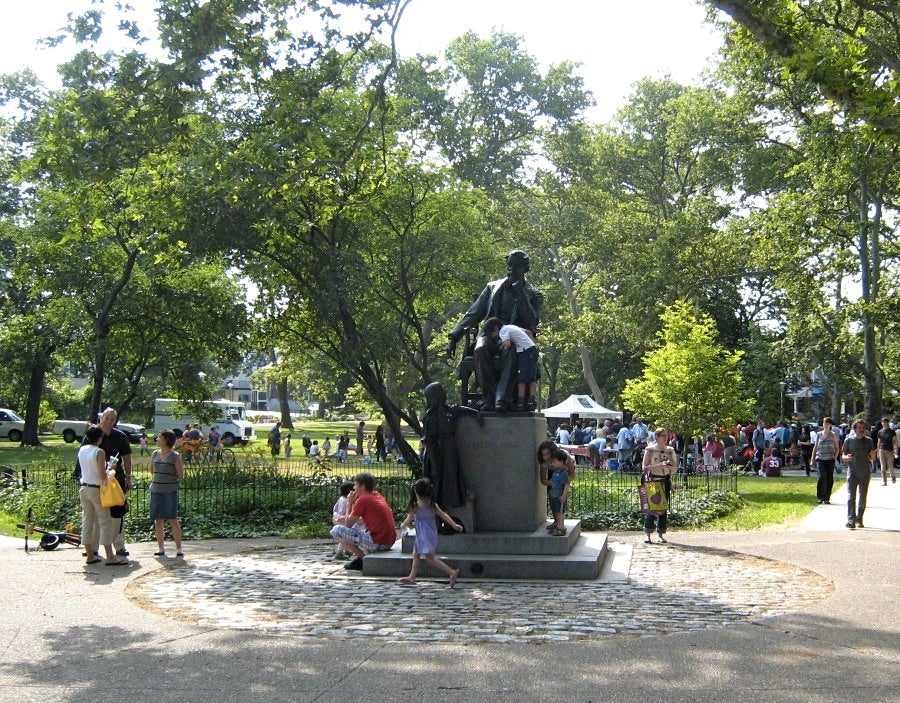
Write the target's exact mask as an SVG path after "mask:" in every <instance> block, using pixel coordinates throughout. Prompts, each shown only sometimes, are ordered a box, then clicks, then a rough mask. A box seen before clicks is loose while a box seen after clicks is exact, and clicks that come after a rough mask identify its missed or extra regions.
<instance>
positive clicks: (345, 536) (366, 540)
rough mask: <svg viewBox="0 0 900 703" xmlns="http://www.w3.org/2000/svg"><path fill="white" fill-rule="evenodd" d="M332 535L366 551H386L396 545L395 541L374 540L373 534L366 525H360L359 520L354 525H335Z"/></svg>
mask: <svg viewBox="0 0 900 703" xmlns="http://www.w3.org/2000/svg"><path fill="white" fill-rule="evenodd" d="M331 536H332V537H334V538H335V539H336V540H338V541H344V542H349V543H350V544H353V545H356V546H357V547H359V548H360V549H362V550H363V551H364V552H386V551H388V550H389V549H390V548H391V547H393V546H394V544H393V543H391V544H375V542H374V541H372V534H371V533H370V532H369V531H368V530H367V529H365V528H364V527H360V525H359V523H358V522H357V523H356V524H354V525H353V526H352V527H347V526H346V525H335V526H334V527H332V528H331Z"/></svg>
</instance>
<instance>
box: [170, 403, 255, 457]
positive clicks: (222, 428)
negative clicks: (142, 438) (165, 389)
mask: <svg viewBox="0 0 900 703" xmlns="http://www.w3.org/2000/svg"><path fill="white" fill-rule="evenodd" d="M202 405H203V411H204V414H205V415H207V416H211V417H215V418H217V419H216V420H215V421H214V422H212V423H209V422H200V421H199V420H195V419H194V417H193V416H192V415H189V414H185V408H187V407H189V404H188V403H185V402H184V401H180V400H175V399H174V398H157V399H156V403H155V413H154V416H153V430H154V431H155V432H157V433H159V432H162V431H163V430H176V431H179V432H181V431H183V430H184V428H185V426H186V425H194V424H199V425H200V431H201V432H203V434H204V435H209V431H210V429H211V428H212V427H213V425H215V426H216V427H217V428H218V429H219V436H220V437H221V438H222V444H224V445H225V446H226V447H230V446H232V445H234V444H241V445H244V444H247V442H252V441H253V440H254V439H256V434H255V431H254V428H253V425H252V424H250V423H249V422H248V421H247V409H246V408H245V407H244V404H243V403H235V402H233V401H230V400H207V401H204V402H203V404H202ZM207 411H208V412H207ZM207 419H208V418H207Z"/></svg>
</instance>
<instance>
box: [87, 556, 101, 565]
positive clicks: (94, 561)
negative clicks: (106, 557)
mask: <svg viewBox="0 0 900 703" xmlns="http://www.w3.org/2000/svg"><path fill="white" fill-rule="evenodd" d="M101 561H103V560H102V559H101V558H100V557H94V558H93V559H88V560H87V561H86V562H84V563H85V564H96V563H98V562H101Z"/></svg>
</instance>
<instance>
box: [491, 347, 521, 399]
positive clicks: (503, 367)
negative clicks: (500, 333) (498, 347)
mask: <svg viewBox="0 0 900 703" xmlns="http://www.w3.org/2000/svg"><path fill="white" fill-rule="evenodd" d="M515 360H516V350H515V348H514V347H508V348H507V349H503V350H502V351H501V352H500V378H499V380H498V381H497V387H496V391H495V398H494V402H495V403H496V404H497V406H498V407H499V406H500V404H501V403H504V404H506V406H507V407H509V406H510V405H511V403H512V396H513V394H512V388H511V386H512V381H513V376H514V375H515V363H514V362H515Z"/></svg>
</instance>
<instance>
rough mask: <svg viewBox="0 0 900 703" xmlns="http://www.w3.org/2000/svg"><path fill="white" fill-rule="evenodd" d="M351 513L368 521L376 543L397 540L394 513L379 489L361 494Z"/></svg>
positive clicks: (367, 524)
mask: <svg viewBox="0 0 900 703" xmlns="http://www.w3.org/2000/svg"><path fill="white" fill-rule="evenodd" d="M350 514H351V515H356V516H358V517H359V518H360V519H361V520H362V521H363V522H365V523H366V527H367V528H368V529H369V533H370V534H371V535H372V541H373V542H375V544H393V543H394V542H395V541H396V540H397V527H396V525H395V524H394V513H393V512H391V506H389V505H388V504H387V501H386V500H385V499H384V496H382V495H381V494H380V493H379V492H378V491H372V492H371V493H363V494H362V495H361V496H359V498H357V499H356V502H355V503H353V510H351V511H350Z"/></svg>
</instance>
